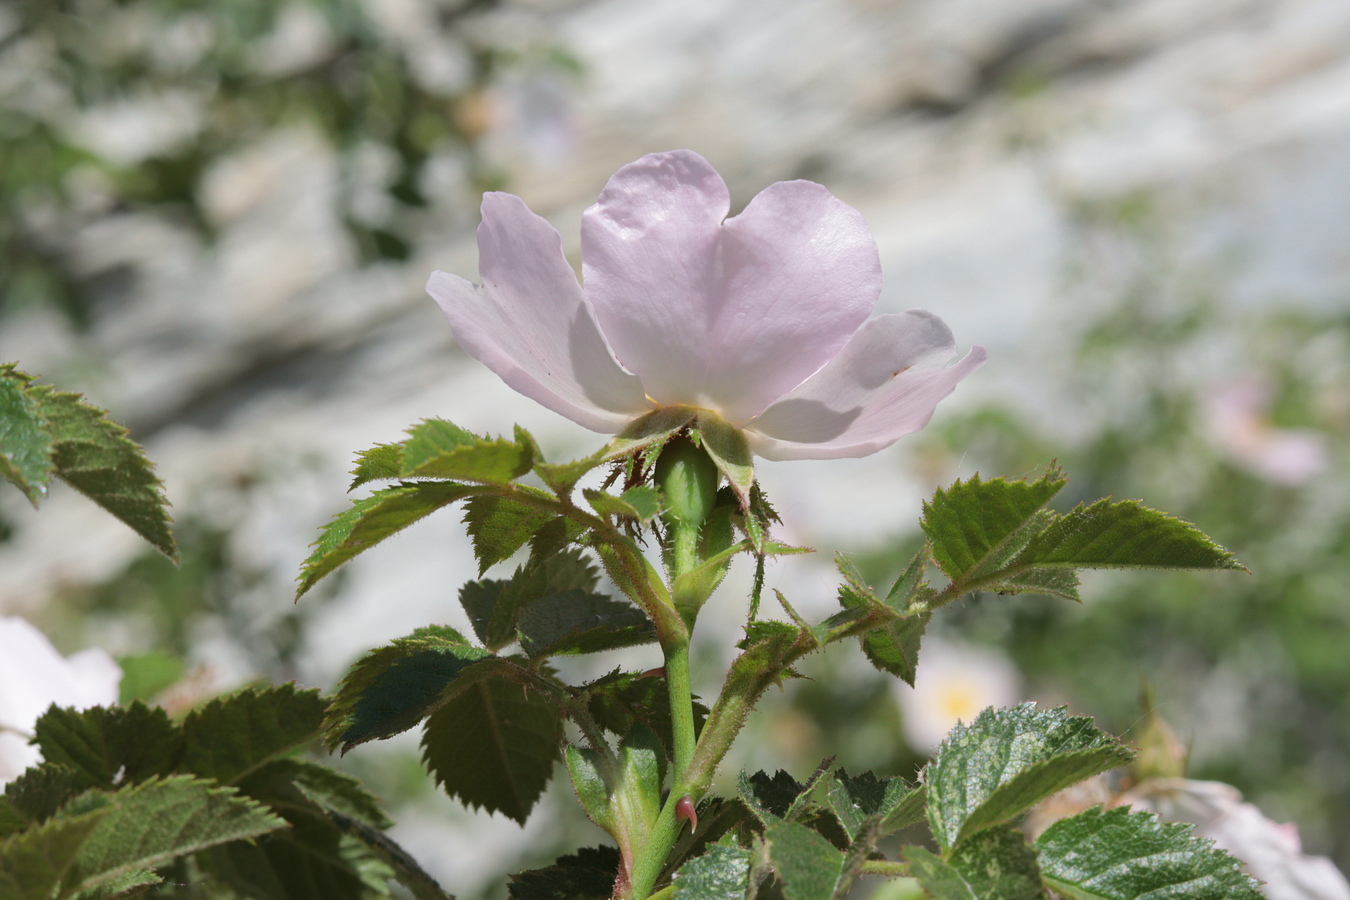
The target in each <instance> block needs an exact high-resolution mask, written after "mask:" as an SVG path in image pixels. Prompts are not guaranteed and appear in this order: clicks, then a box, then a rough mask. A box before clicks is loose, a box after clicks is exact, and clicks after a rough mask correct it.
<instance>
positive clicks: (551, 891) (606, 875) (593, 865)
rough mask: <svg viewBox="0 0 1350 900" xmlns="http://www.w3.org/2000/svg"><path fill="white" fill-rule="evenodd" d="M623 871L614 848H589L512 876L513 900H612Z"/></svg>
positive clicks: (510, 889) (510, 891)
mask: <svg viewBox="0 0 1350 900" xmlns="http://www.w3.org/2000/svg"><path fill="white" fill-rule="evenodd" d="M618 872H619V851H618V850H617V849H615V848H614V847H585V848H583V849H581V850H578V851H577V852H576V853H575V854H572V855H570V856H563V857H559V859H558V861H557V862H555V863H554V864H553V865H551V866H549V867H548V868H546V869H534V870H532V871H529V872H520V873H518V874H515V875H512V876H511V884H510V888H509V893H510V897H511V900H609V898H610V897H611V896H612V895H613V892H614V879H615V876H616V875H618Z"/></svg>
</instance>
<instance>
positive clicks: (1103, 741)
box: [925, 703, 1133, 848]
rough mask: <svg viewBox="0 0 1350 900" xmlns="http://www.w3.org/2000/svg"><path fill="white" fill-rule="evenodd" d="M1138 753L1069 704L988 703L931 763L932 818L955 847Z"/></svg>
mask: <svg viewBox="0 0 1350 900" xmlns="http://www.w3.org/2000/svg"><path fill="white" fill-rule="evenodd" d="M1132 758H1133V753H1132V752H1131V751H1130V750H1128V749H1127V748H1125V747H1123V746H1121V745H1120V744H1119V743H1118V742H1117V741H1116V739H1115V738H1113V737H1111V736H1110V735H1108V734H1106V733H1105V732H1103V731H1101V730H1099V729H1098V728H1097V727H1096V726H1095V725H1093V724H1092V720H1091V719H1089V718H1087V717H1086V716H1070V715H1069V714H1068V711H1067V710H1066V709H1065V708H1064V707H1059V708H1057V709H1048V710H1038V709H1036V704H1034V703H1024V704H1022V705H1021V706H1017V707H1014V708H1012V709H997V710H996V709H986V710H985V711H984V712H982V713H980V715H979V716H978V717H977V718H976V719H975V721H974V722H972V723H971V724H969V725H957V726H956V728H954V729H953V730H952V733H951V735H950V736H949V737H948V738H947V740H946V741H944V742H943V743H942V746H941V747H939V748H938V751H937V755H936V756H934V758H933V760H932V762H930V763H929V764H928V766H927V768H926V769H925V772H926V778H925V782H926V784H927V788H928V822H929V825H930V826H931V827H932V830H933V835H934V837H936V838H937V841H938V844H939V845H941V846H942V847H944V848H950V847H952V846H955V845H957V844H959V843H960V842H961V841H963V840H965V839H966V838H968V837H969V836H971V835H973V834H975V833H977V832H979V831H981V830H982V829H985V828H989V827H990V826H993V825H997V824H999V823H1000V822H1006V821H1008V820H1010V819H1012V818H1013V817H1015V816H1018V815H1021V814H1022V813H1023V812H1026V810H1028V809H1030V808H1031V807H1032V806H1033V805H1035V804H1037V803H1039V802H1040V801H1042V800H1044V799H1045V798H1046V797H1049V796H1050V795H1051V794H1054V793H1056V792H1058V791H1061V790H1063V789H1064V788H1066V787H1068V786H1069V785H1072V784H1077V783H1078V782H1079V781H1082V780H1084V779H1085V778H1090V777H1092V776H1093V775H1096V774H1098V773H1100V772H1105V771H1107V770H1108V769H1114V768H1115V767H1117V766H1120V765H1123V764H1125V763H1127V762H1129V761H1130V760H1131V759H1132Z"/></svg>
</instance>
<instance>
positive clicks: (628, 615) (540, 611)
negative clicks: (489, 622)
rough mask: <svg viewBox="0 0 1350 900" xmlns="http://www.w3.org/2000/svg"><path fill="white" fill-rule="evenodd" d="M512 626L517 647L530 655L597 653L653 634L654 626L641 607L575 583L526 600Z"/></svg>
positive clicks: (646, 640)
mask: <svg viewBox="0 0 1350 900" xmlns="http://www.w3.org/2000/svg"><path fill="white" fill-rule="evenodd" d="M517 628H518V630H519V633H520V646H521V649H523V650H524V651H525V652H526V653H527V654H529V655H530V656H532V657H541V656H567V655H575V654H580V653H599V652H600V651H603V650H614V649H617V648H619V647H633V646H637V645H639V644H649V643H651V642H652V641H655V640H656V628H655V627H653V625H652V623H651V620H649V619H648V618H647V617H646V615H644V614H643V612H642V610H640V609H638V608H636V607H635V606H633V605H632V604H631V603H626V602H623V601H620V600H616V599H614V598H612V597H606V596H604V595H602V594H590V593H587V592H585V591H582V590H577V589H575V588H574V589H571V590H565V591H558V592H556V593H550V594H545V595H544V596H542V597H540V598H539V599H538V600H535V601H534V602H532V603H530V604H529V605H528V606H526V607H525V608H524V609H523V610H521V612H520V618H519V620H518V622H517Z"/></svg>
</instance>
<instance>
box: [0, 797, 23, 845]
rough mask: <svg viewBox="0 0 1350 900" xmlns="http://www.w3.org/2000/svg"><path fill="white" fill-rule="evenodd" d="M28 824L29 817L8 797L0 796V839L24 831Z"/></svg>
mask: <svg viewBox="0 0 1350 900" xmlns="http://www.w3.org/2000/svg"><path fill="white" fill-rule="evenodd" d="M27 825H28V817H27V816H25V815H24V814H23V813H21V812H19V808H18V807H17V806H15V805H14V804H13V803H11V802H10V801H9V800H8V799H7V798H5V797H0V840H2V839H4V838H6V837H9V836H10V835H11V834H13V833H14V832H16V831H22V830H23V829H24V828H25V827H26V826H27Z"/></svg>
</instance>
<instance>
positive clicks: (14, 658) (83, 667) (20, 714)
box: [0, 617, 122, 784]
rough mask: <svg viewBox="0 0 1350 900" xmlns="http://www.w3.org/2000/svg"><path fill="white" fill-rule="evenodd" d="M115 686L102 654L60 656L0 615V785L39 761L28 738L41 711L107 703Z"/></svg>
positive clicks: (113, 666) (30, 630)
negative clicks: (60, 707) (56, 707)
mask: <svg viewBox="0 0 1350 900" xmlns="http://www.w3.org/2000/svg"><path fill="white" fill-rule="evenodd" d="M121 682H122V670H121V669H120V668H119V667H118V665H117V663H115V662H113V659H112V657H111V656H109V655H108V654H107V653H105V652H104V651H103V650H100V649H98V648H97V647H91V648H89V649H88V650H81V651H80V652H79V653H75V654H73V655H71V656H69V657H64V658H63V657H62V656H61V654H60V653H57V652H56V648H55V647H53V646H52V644H51V641H49V640H47V637H46V635H44V634H43V633H42V632H40V631H38V630H37V629H36V628H34V627H33V626H32V625H30V624H29V623H28V622H26V621H24V620H23V619H19V618H7V617H0V784H4V783H5V782H7V781H11V780H13V779H14V778H16V777H17V776H18V775H19V773H20V772H22V771H23V770H24V769H26V768H28V767H29V766H31V765H33V764H34V763H36V762H38V761H39V760H40V759H41V754H39V753H38V749H37V748H36V747H33V746H30V745H29V743H28V740H29V738H31V737H32V736H33V726H34V725H35V724H36V723H37V720H38V717H39V716H41V715H42V714H43V713H44V712H46V711H47V707H49V706H51V705H52V704H53V703H55V704H56V705H57V706H72V707H74V708H76V709H88V708H89V707H91V706H108V705H111V704H113V703H116V702H117V688H118V686H119V685H120V684H121Z"/></svg>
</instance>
